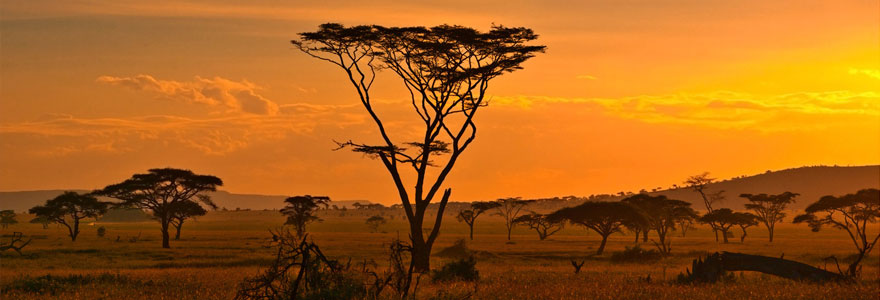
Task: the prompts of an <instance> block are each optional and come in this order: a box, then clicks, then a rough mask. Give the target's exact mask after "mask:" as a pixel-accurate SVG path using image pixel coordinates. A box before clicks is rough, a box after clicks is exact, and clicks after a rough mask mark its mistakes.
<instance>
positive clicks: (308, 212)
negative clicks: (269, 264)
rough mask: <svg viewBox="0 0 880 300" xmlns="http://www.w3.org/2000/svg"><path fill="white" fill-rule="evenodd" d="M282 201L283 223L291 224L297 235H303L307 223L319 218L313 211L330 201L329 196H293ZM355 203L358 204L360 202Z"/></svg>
mask: <svg viewBox="0 0 880 300" xmlns="http://www.w3.org/2000/svg"><path fill="white" fill-rule="evenodd" d="M284 203H286V206H284V208H282V209H281V213H282V214H284V215H286V216H287V222H285V223H284V224H285V225H293V227H294V228H295V229H296V234H297V236H303V234H305V232H306V225H307V224H309V223H311V222H316V221H320V220H321V218H318V216H315V212H317V210H318V209H319V208H321V207H327V205H329V203H330V197H327V196H311V195H305V196H293V197H289V198H287V199H285V200H284ZM355 204H358V206H360V203H355Z"/></svg>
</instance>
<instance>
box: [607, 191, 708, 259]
mask: <svg viewBox="0 0 880 300" xmlns="http://www.w3.org/2000/svg"><path fill="white" fill-rule="evenodd" d="M621 202H623V203H627V204H630V205H632V206H634V207H635V208H637V209H638V210H640V211H641V213H642V214H643V215H644V216H645V220H646V222H647V224H648V228H650V230H653V231H655V232H657V238H658V241H657V242H654V245H655V246H657V249H658V250H660V253H663V254H664V255H668V254H669V253H670V252H671V251H672V248H671V246H672V240H671V237H670V236H669V232H670V231H674V230H675V226H676V224H678V223H680V222H682V221H683V220H693V219H695V218H697V216H698V215H697V212H696V211H694V209H693V208H691V204H690V203H688V202H685V201H681V200H673V199H668V198H666V196H663V195H658V196H650V195H647V194H639V195H635V196H631V197H628V198H626V199H623V200H621Z"/></svg>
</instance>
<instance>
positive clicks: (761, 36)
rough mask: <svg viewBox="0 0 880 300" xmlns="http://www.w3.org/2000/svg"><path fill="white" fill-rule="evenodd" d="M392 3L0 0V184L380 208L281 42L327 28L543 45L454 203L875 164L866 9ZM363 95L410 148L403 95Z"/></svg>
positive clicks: (318, 84)
mask: <svg viewBox="0 0 880 300" xmlns="http://www.w3.org/2000/svg"><path fill="white" fill-rule="evenodd" d="M401 2H402V3H404V4H401V3H395V2H394V1H381V0H380V1H337V2H333V1H241V2H234V1H163V0H159V1H118V0H117V1H38V0H28V1H2V2H0V9H2V13H0V190H28V189H50V188H52V189H54V188H99V187H103V186H104V185H106V184H110V183H115V182H118V181H121V180H123V179H125V178H127V177H129V176H130V175H131V174H134V173H136V172H144V171H146V169H148V168H153V167H165V166H171V167H178V168H188V169H192V170H193V171H195V172H197V173H208V174H213V175H217V176H219V177H221V178H222V179H223V180H224V181H225V187H224V189H225V190H228V191H231V192H236V193H259V194H284V195H298V194H313V195H315V194H319V195H329V196H330V197H331V198H333V199H337V200H345V199H368V200H371V201H376V202H383V203H393V202H395V198H394V195H396V193H395V192H394V187H393V185H392V183H391V181H390V180H389V177H388V175H387V174H386V172H385V170H384V168H383V167H382V166H381V165H380V163H379V162H377V161H372V160H369V159H367V158H364V157H363V156H361V155H359V154H355V153H350V152H343V151H336V152H334V151H331V150H332V149H333V148H334V146H335V144H334V143H333V140H348V139H356V140H360V141H365V142H369V141H375V140H376V139H377V132H376V130H375V126H374V125H373V124H371V123H370V122H369V120H368V119H366V115H365V112H364V110H363V108H362V107H360V106H359V103H358V101H357V97H356V94H355V92H354V90H353V89H352V88H351V87H350V86H348V85H346V84H345V83H344V82H343V80H344V79H345V77H344V75H343V73H341V71H340V70H338V69H336V68H335V67H334V66H332V65H330V64H327V63H324V62H321V61H317V60H314V59H311V58H309V57H308V56H306V55H304V54H302V53H299V52H298V51H296V50H294V49H293V48H292V47H291V45H290V44H289V40H290V39H293V38H295V37H296V33H298V32H303V31H312V30H315V29H316V28H317V25H319V24H321V23H326V22H339V23H343V24H346V25H358V24H380V25H386V26H410V25H424V26H432V25H439V24H444V23H447V24H459V25H465V26H470V27H475V28H478V29H483V30H485V29H488V28H489V27H490V26H491V25H492V24H493V23H494V24H503V25H506V26H525V27H529V28H532V29H534V30H535V32H536V33H538V34H539V35H540V36H541V37H540V38H539V40H538V41H539V42H540V43H543V44H544V45H547V46H548V51H547V53H545V54H541V55H539V56H538V57H536V58H534V59H532V60H530V61H528V62H527V63H525V65H524V67H525V69H524V70H520V71H517V72H515V73H512V74H507V75H504V76H502V77H500V78H498V79H496V80H495V81H493V83H492V87H491V88H490V90H489V93H490V94H491V98H492V100H491V105H490V106H489V107H487V108H485V109H484V110H483V112H481V113H480V115H479V116H478V120H477V122H478V126H479V134H478V136H477V140H476V142H475V144H474V145H472V146H471V148H469V149H468V151H467V152H465V154H464V155H463V157H462V159H460V160H459V163H458V164H457V166H456V168H455V169H454V170H453V172H452V175H451V176H450V178H449V180H448V181H447V182H448V184H447V186H450V187H452V188H453V199H452V200H453V201H471V200H490V199H495V198H499V197H511V196H523V197H527V198H530V197H544V196H563V195H589V194H592V193H615V192H618V191H637V190H638V189H641V188H647V189H651V188H654V187H658V186H663V187H668V186H669V185H671V184H674V183H680V182H681V181H683V179H684V178H685V177H687V176H688V175H693V174H697V173H700V172H703V171H710V172H712V173H713V174H714V175H715V176H718V177H721V178H727V177H733V176H739V175H747V174H754V173H761V172H763V171H765V170H768V169H781V168H788V167H797V166H803V165H817V164H827V165H834V164H837V165H865V164H878V163H880V4H878V2H877V1H866V0H858V1H850V0H840V1H825V0H820V1H814V0H797V1H752V0H741V1H705V0H691V1H663V0H658V1H610V0H608V1H509V0H508V1H443V2H438V1H405V2H404V1H401ZM473 2H480V3H478V4H475V3H473ZM282 3H286V4H285V5H284V6H279V5H281V4H282ZM374 91H375V97H376V98H378V99H381V100H382V101H381V102H382V104H381V105H380V106H379V108H378V109H379V113H380V114H382V115H383V116H385V118H387V119H389V120H393V121H394V122H392V123H390V127H391V130H392V132H393V133H399V134H400V135H398V136H399V140H400V141H406V138H405V136H406V135H407V134H408V133H409V132H411V131H412V128H409V127H408V126H407V125H406V124H407V123H406V120H411V119H412V118H415V117H416V115H415V114H414V113H413V112H412V111H410V110H409V109H408V106H407V105H405V104H402V102H401V101H405V100H406V99H408V98H406V97H407V95H406V94H404V93H405V90H403V88H402V86H401V84H400V82H399V81H398V80H397V79H396V78H395V77H394V76H393V74H391V73H390V72H385V73H380V74H379V82H378V86H377V87H376V88H374Z"/></svg>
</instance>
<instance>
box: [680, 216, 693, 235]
mask: <svg viewBox="0 0 880 300" xmlns="http://www.w3.org/2000/svg"><path fill="white" fill-rule="evenodd" d="M693 226H694V220H693V219H681V220H678V230H679V231H681V237H685V235H687V232H688V230H689V229H691V228H692V227H693Z"/></svg>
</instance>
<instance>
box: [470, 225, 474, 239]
mask: <svg viewBox="0 0 880 300" xmlns="http://www.w3.org/2000/svg"><path fill="white" fill-rule="evenodd" d="M470 225H471V226H470V227H471V241H473V240H474V224H470Z"/></svg>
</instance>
